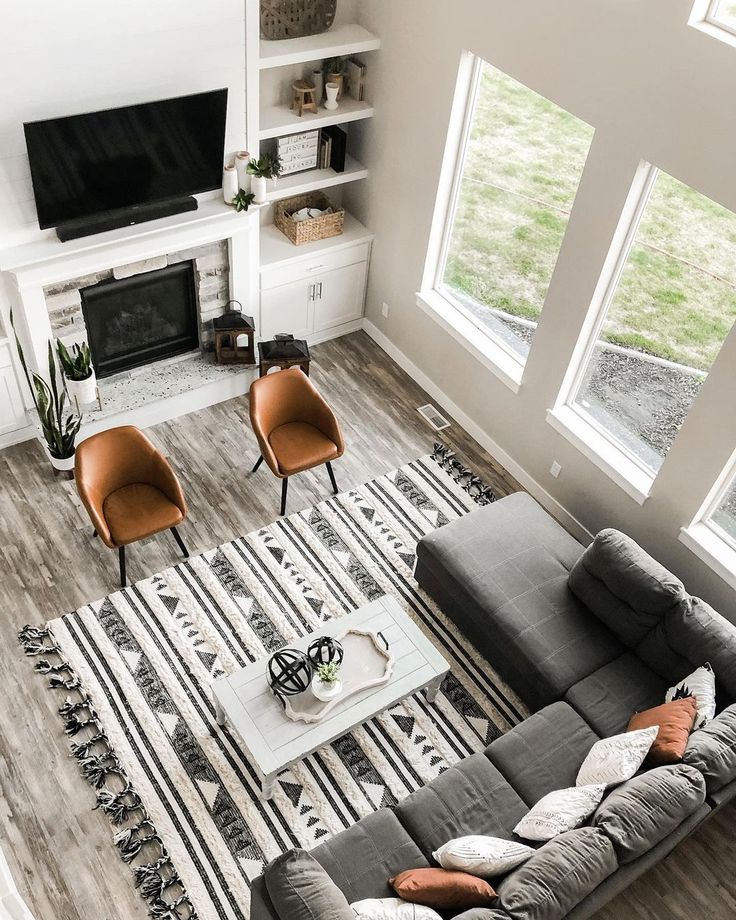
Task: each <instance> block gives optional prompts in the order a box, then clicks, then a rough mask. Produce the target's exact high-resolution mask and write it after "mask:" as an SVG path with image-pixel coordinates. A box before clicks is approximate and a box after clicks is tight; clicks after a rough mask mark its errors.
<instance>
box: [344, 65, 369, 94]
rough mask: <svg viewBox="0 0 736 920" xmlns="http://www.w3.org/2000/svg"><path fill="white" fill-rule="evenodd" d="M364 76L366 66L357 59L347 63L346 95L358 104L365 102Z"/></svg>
mask: <svg viewBox="0 0 736 920" xmlns="http://www.w3.org/2000/svg"><path fill="white" fill-rule="evenodd" d="M365 74H366V66H365V64H364V63H363V62H362V61H359V60H358V59H357V58H350V60H349V61H348V74H347V76H348V95H350V96H352V97H353V99H357V100H358V102H365Z"/></svg>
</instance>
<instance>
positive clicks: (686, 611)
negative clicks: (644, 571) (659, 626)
mask: <svg viewBox="0 0 736 920" xmlns="http://www.w3.org/2000/svg"><path fill="white" fill-rule="evenodd" d="M666 634H667V641H668V642H669V644H670V646H672V648H673V649H675V650H676V651H677V652H678V653H679V654H681V655H682V656H683V657H685V658H687V660H688V662H689V663H690V665H691V668H690V670H692V668H697V667H700V665H702V664H705V662H706V661H709V662H710V664H711V667H712V668H713V671H714V672H715V675H716V684H717V686H718V687H719V689H720V690H721V692H722V693H723V694H724V696H725V697H726V702H727V703H734V702H736V626H734V625H733V623H730V622H729V621H728V620H727V619H726V618H725V617H722V616H721V615H720V614H719V613H717V612H716V611H715V610H714V609H713V608H712V607H711V606H710V605H709V604H706V602H705V601H702V600H700V598H699V597H689V598H687V600H686V601H685V602H684V603H682V604H680V605H679V606H678V607H677V609H676V610H675V611H673V613H672V615H671V616H669V617H668V618H667V621H666ZM675 679H676V680H677V679H679V678H675Z"/></svg>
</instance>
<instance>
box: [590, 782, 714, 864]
mask: <svg viewBox="0 0 736 920" xmlns="http://www.w3.org/2000/svg"><path fill="white" fill-rule="evenodd" d="M704 801H705V781H704V779H703V777H702V776H701V774H700V773H699V772H698V771H697V770H696V769H694V768H693V767H689V766H687V765H685V764H678V765H676V766H669V767H657V768H656V769H654V770H649V771H648V772H647V773H641V774H639V776H635V777H634V778H633V779H630V780H629V781H628V782H626V783H624V784H623V785H622V786H619V787H618V788H617V789H614V791H613V792H612V793H611V794H610V795H609V796H608V797H607V798H606V799H605V801H604V802H602V803H601V805H600V806H599V808H598V810H597V811H596V813H595V815H594V816H593V825H594V826H595V827H598V828H600V830H602V831H603V833H604V834H605V835H606V836H607V837H608V838H609V839H610V840H611V842H612V843H613V846H614V848H615V850H616V855H617V856H618V860H619V862H620V863H621V864H625V863H629V862H631V861H632V860H634V859H637V858H638V857H639V856H642V855H643V854H644V853H646V852H647V850H650V849H651V848H652V847H653V846H655V845H656V844H657V843H659V841H660V840H662V839H664V838H665V837H666V836H667V835H668V834H670V833H671V832H672V831H673V830H674V829H675V828H676V827H678V826H679V825H680V824H681V823H682V822H683V821H684V820H685V818H687V817H689V816H690V815H691V814H693V813H694V812H696V811H697V810H698V809H699V808H700V806H701V805H702V804H703V802H704Z"/></svg>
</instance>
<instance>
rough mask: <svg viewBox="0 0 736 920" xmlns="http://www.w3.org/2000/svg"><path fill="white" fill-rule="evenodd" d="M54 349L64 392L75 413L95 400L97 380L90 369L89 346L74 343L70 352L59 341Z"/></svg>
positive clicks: (83, 343)
mask: <svg viewBox="0 0 736 920" xmlns="http://www.w3.org/2000/svg"><path fill="white" fill-rule="evenodd" d="M56 349H57V351H58V353H59V363H60V364H61V369H62V371H63V373H64V381H65V383H66V391H67V393H68V394H69V399H70V400H73V401H74V402H75V403H76V406H77V411H79V407H80V406H86V405H87V404H88V403H93V402H94V401H95V400H96V399H97V378H96V377H95V371H94V368H93V367H92V355H91V354H90V350H89V345H88V344H87V343H86V342H82V344H81V345H79V344H77V343H75V344H74V345H72V347H71V351H70V350H69V349H68V348H67V347H66V345H65V344H64V343H63V342H62V341H61V340H59V341H57V343H56Z"/></svg>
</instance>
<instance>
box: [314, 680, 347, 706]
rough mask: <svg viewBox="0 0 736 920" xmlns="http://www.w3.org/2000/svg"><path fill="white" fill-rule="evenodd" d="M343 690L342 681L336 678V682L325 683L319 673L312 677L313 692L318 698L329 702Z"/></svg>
mask: <svg viewBox="0 0 736 920" xmlns="http://www.w3.org/2000/svg"><path fill="white" fill-rule="evenodd" d="M341 692H342V681H341V680H336V681H335V683H334V684H323V683H322V681H321V680H320V679H319V676H318V675H317V674H315V675H314V677H313V678H312V693H313V694H314V695H315V696H316V697H317V699H318V700H322V702H323V703H327V702H328V701H329V700H334V699H335V697H336V696H338V695H339V694H340V693H341Z"/></svg>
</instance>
